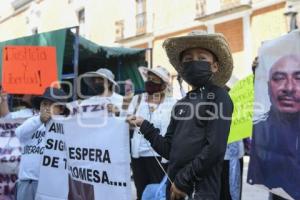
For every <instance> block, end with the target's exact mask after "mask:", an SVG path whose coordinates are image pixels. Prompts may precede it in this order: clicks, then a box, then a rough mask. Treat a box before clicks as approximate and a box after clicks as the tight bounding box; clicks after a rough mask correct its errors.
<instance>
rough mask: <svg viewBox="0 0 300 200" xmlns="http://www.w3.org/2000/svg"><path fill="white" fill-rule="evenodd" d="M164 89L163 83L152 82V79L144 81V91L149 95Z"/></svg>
mask: <svg viewBox="0 0 300 200" xmlns="http://www.w3.org/2000/svg"><path fill="white" fill-rule="evenodd" d="M164 89H165V88H164V85H163V84H161V83H154V82H152V81H146V82H145V91H146V92H147V93H148V94H150V95H152V94H154V93H157V92H161V91H163V90H164Z"/></svg>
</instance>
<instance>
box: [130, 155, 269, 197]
mask: <svg viewBox="0 0 300 200" xmlns="http://www.w3.org/2000/svg"><path fill="white" fill-rule="evenodd" d="M248 164H249V157H244V177H243V178H244V181H243V192H242V200H268V192H267V191H266V190H263V189H261V188H257V187H255V186H252V185H249V184H247V183H246V178H247V172H248ZM132 196H133V199H134V200H135V199H136V195H135V187H134V183H133V182H132Z"/></svg>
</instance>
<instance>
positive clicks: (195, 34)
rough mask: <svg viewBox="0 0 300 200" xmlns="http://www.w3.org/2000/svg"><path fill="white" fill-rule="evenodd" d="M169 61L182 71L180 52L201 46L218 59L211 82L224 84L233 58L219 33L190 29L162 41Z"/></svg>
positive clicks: (228, 75) (227, 78)
mask: <svg viewBox="0 0 300 200" xmlns="http://www.w3.org/2000/svg"><path fill="white" fill-rule="evenodd" d="M163 47H164V48H165V50H166V53H167V56H168V57H169V61H170V63H171V64H172V65H173V67H174V68H175V69H176V71H177V72H178V73H181V71H182V65H181V62H180V56H181V53H182V52H183V51H185V50H187V49H191V48H203V49H206V50H208V51H210V52H212V53H213V54H214V55H215V56H216V57H217V59H218V63H219V69H218V71H217V72H216V73H215V74H214V76H213V80H212V81H213V83H214V84H216V85H218V86H224V85H225V84H226V82H227V81H228V80H229V79H230V77H231V74H232V70H233V60H232V55H231V52H230V48H229V45H228V43H227V41H226V39H225V37H224V36H223V34H221V33H207V32H205V31H192V32H191V33H189V34H188V35H187V36H181V37H173V38H169V39H167V40H166V41H164V43H163Z"/></svg>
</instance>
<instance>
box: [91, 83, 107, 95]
mask: <svg viewBox="0 0 300 200" xmlns="http://www.w3.org/2000/svg"><path fill="white" fill-rule="evenodd" d="M92 89H93V92H94V93H95V95H99V94H102V93H103V92H104V89H105V88H104V85H102V84H95V85H94V87H93V88H92Z"/></svg>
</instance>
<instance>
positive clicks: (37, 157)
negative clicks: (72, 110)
mask: <svg viewBox="0 0 300 200" xmlns="http://www.w3.org/2000/svg"><path fill="white" fill-rule="evenodd" d="M53 94H54V95H53ZM52 95H53V96H52ZM66 101H67V100H66V94H65V92H64V91H63V90H61V89H57V88H50V87H49V88H47V89H46V90H45V92H44V94H43V95H42V96H40V97H35V98H34V99H33V106H34V107H35V108H36V109H39V110H40V114H39V115H36V116H33V117H31V118H29V119H27V120H26V121H25V122H24V123H23V124H22V125H20V126H19V127H18V128H17V129H16V136H17V137H18V138H19V140H20V143H21V147H22V155H21V162H20V169H19V175H18V177H19V179H18V182H17V184H16V199H17V200H34V199H35V195H36V191H37V185H38V180H39V171H40V163H41V160H42V156H43V150H44V141H43V139H44V137H45V134H46V124H47V123H48V122H49V120H50V119H51V115H52V114H54V115H63V114H66V113H67V110H66V108H65V107H64V106H62V105H55V103H66Z"/></svg>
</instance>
